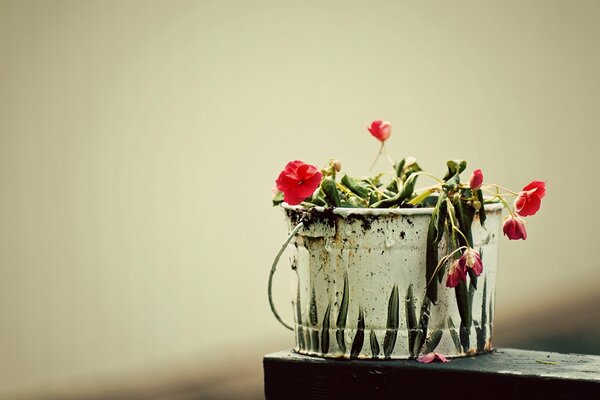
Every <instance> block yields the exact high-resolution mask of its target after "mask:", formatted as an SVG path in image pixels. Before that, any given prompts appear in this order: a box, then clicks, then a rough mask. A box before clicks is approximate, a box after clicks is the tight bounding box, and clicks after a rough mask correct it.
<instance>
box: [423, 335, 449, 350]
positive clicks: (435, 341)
mask: <svg viewBox="0 0 600 400" xmlns="http://www.w3.org/2000/svg"><path fill="white" fill-rule="evenodd" d="M443 334H444V331H442V330H441V329H436V330H435V331H433V332H431V335H429V337H428V338H427V340H426V341H425V346H424V347H423V353H425V354H428V353H431V352H433V351H434V350H435V348H436V347H438V345H439V344H440V341H441V340H442V335H443Z"/></svg>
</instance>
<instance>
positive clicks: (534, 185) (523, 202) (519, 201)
mask: <svg viewBox="0 0 600 400" xmlns="http://www.w3.org/2000/svg"><path fill="white" fill-rule="evenodd" d="M545 195H546V182H542V181H533V182H531V183H530V184H529V185H527V186H525V187H524V188H523V190H522V191H521V192H519V195H518V196H517V198H516V199H515V211H516V212H517V214H519V215H520V216H521V217H527V216H529V215H534V214H535V213H536V212H538V210H539V209H540V205H541V204H542V198H543V197H544V196H545Z"/></svg>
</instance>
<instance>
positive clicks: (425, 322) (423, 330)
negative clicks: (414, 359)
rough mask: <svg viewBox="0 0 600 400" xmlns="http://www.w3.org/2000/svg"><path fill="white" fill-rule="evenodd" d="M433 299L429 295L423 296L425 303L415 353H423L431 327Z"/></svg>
mask: <svg viewBox="0 0 600 400" xmlns="http://www.w3.org/2000/svg"><path fill="white" fill-rule="evenodd" d="M430 308H431V301H430V300H429V298H428V297H427V296H425V298H423V304H422V305H421V319H420V320H419V329H418V330H417V337H416V338H415V347H414V349H413V354H414V355H415V356H418V355H419V354H420V353H421V347H423V344H424V342H425V338H426V337H427V329H428V327H429V316H430Z"/></svg>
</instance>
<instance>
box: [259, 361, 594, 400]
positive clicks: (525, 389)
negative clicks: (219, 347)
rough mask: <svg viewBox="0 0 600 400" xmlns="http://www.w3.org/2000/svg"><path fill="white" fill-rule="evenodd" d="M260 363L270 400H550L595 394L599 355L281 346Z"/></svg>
mask: <svg viewBox="0 0 600 400" xmlns="http://www.w3.org/2000/svg"><path fill="white" fill-rule="evenodd" d="M263 365H264V372H265V397H266V399H267V400H274V399H286V400H294V399H302V400H308V399H344V400H348V399H354V398H358V397H362V398H363V399H365V400H367V399H444V400H449V399H460V400H465V399H479V400H481V399H495V398H504V399H520V398H527V399H529V400H532V399H543V400H549V399H576V398H583V396H589V395H590V394H593V393H598V392H599V391H600V356H591V355H581V354H561V353H547V352H541V351H526V350H516V349H498V350H496V352H495V353H493V354H486V355H481V356H477V357H470V358H460V359H452V361H451V362H450V363H445V364H443V363H432V364H421V363H418V362H416V361H411V360H406V361H404V360H402V361H377V360H351V361H348V360H343V361H341V360H326V359H322V358H316V357H308V356H302V355H299V354H296V353H293V352H291V351H281V352H278V353H273V354H268V355H266V356H265V357H264V359H263ZM594 397H595V395H592V398H594Z"/></svg>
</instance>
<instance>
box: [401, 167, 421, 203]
mask: <svg viewBox="0 0 600 400" xmlns="http://www.w3.org/2000/svg"><path fill="white" fill-rule="evenodd" d="M418 177H419V175H415V174H413V175H410V176H409V177H408V179H406V181H405V182H404V185H403V186H402V190H400V193H399V196H398V204H400V203H402V202H403V201H404V200H406V199H410V198H411V197H412V195H413V192H414V191H415V185H416V183H417V178H418Z"/></svg>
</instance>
